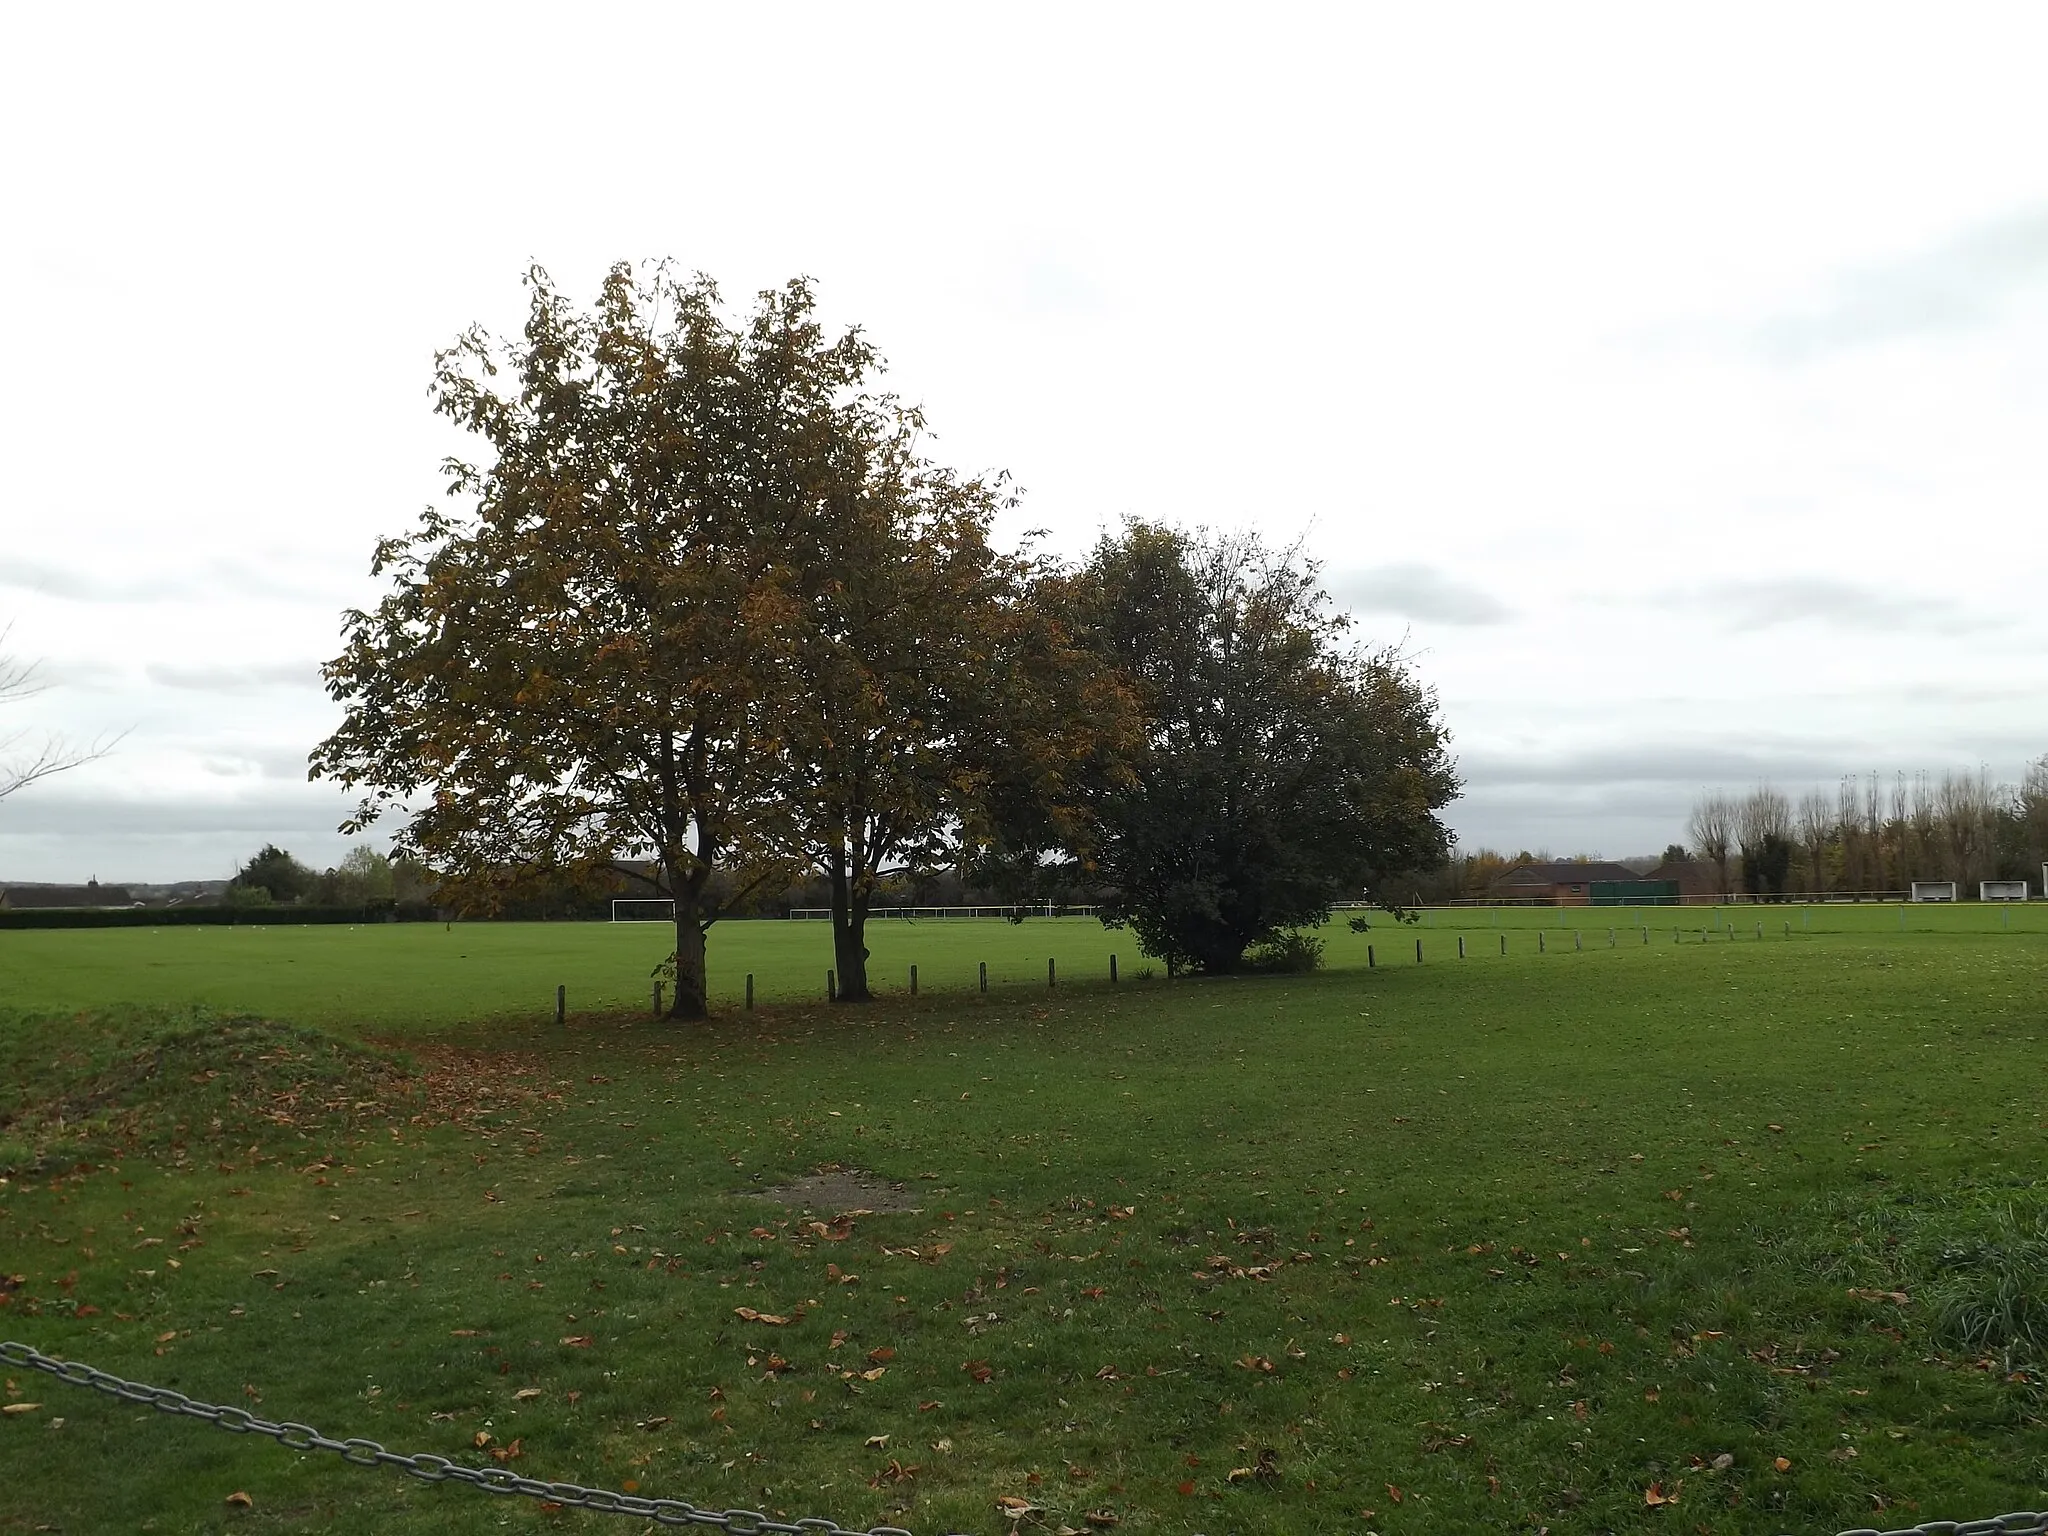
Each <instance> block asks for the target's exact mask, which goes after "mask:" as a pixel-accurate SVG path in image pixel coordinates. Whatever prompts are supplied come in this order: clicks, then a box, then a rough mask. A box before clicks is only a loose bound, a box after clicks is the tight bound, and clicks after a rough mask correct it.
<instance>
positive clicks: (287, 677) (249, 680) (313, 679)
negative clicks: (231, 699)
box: [143, 661, 320, 693]
mask: <svg viewBox="0 0 2048 1536" xmlns="http://www.w3.org/2000/svg"><path fill="white" fill-rule="evenodd" d="M143 675H144V676H146V677H147V678H148V679H149V680H150V681H151V682H152V683H155V684H156V685H157V686H158V687H160V688H189V689H192V690H194V691H195V692H200V693H253V692H255V691H256V690H258V689H262V688H289V687H306V686H313V685H317V684H318V683H319V681H320V664H319V663H318V662H314V661H279V662H271V663H268V664H266V665H262V666H253V667H181V666H173V665H170V664H168V663H163V662H157V663H152V664H151V665H150V666H148V667H145V668H144V669H143Z"/></svg>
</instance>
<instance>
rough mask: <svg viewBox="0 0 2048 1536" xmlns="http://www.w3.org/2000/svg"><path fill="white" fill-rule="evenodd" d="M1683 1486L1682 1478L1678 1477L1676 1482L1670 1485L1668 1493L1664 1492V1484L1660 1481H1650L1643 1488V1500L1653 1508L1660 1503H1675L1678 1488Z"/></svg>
mask: <svg viewBox="0 0 2048 1536" xmlns="http://www.w3.org/2000/svg"><path fill="white" fill-rule="evenodd" d="M1684 1487H1685V1479H1684V1478H1680V1479H1679V1480H1678V1481H1677V1482H1675V1483H1673V1484H1672V1485H1671V1491H1670V1492H1669V1493H1666V1492H1665V1491H1664V1485H1663V1484H1662V1483H1652V1484H1650V1486H1649V1487H1647V1488H1645V1489H1644V1490H1643V1502H1644V1503H1645V1504H1648V1505H1649V1506H1651V1507H1652V1508H1653V1509H1654V1508H1656V1507H1658V1506H1660V1505H1665V1504H1676V1503H1677V1502H1678V1494H1679V1490H1680V1489H1682V1488H1684Z"/></svg>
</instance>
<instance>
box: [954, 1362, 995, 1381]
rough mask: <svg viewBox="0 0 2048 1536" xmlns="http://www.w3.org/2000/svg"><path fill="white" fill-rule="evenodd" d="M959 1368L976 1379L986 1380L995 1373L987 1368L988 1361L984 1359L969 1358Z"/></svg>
mask: <svg viewBox="0 0 2048 1536" xmlns="http://www.w3.org/2000/svg"><path fill="white" fill-rule="evenodd" d="M960 1369H961V1370H963V1371H965V1372H966V1373H967V1374H968V1375H969V1376H971V1377H972V1378H973V1379H974V1380H976V1381H987V1380H988V1379H989V1378H990V1377H991V1376H993V1375H995V1372H994V1371H993V1370H991V1369H990V1368H989V1363H988V1362H987V1361H986V1360H969V1361H967V1362H966V1363H965V1364H963V1365H962V1366H961V1367H960Z"/></svg>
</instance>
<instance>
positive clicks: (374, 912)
mask: <svg viewBox="0 0 2048 1536" xmlns="http://www.w3.org/2000/svg"><path fill="white" fill-rule="evenodd" d="M440 918H441V913H440V912H439V911H438V910H437V909H436V908H434V907H432V906H430V905H428V904H427V903H426V902H423V901H401V902H397V903H392V902H388V901H387V902H381V903H375V904H372V905H370V906H367V907H226V906H222V907H28V908H25V909H23V910H21V911H13V912H7V911H0V928H190V927H217V928H249V927H254V926H256V925H258V924H276V923H432V922H438V921H440Z"/></svg>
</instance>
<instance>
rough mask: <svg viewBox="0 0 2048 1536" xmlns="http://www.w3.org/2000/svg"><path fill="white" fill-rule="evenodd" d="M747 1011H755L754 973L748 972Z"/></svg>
mask: <svg viewBox="0 0 2048 1536" xmlns="http://www.w3.org/2000/svg"><path fill="white" fill-rule="evenodd" d="M747 1011H748V1012H749V1013H752V1012H753V1011H754V973H753V972H752V971H749V972H747Z"/></svg>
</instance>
